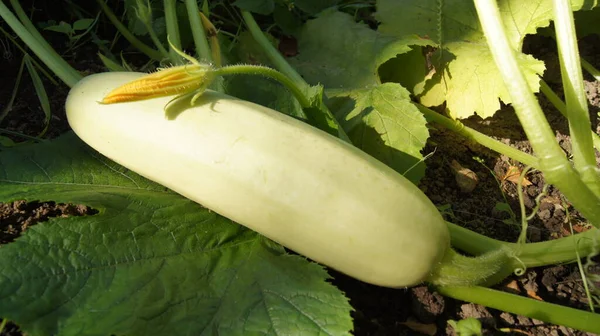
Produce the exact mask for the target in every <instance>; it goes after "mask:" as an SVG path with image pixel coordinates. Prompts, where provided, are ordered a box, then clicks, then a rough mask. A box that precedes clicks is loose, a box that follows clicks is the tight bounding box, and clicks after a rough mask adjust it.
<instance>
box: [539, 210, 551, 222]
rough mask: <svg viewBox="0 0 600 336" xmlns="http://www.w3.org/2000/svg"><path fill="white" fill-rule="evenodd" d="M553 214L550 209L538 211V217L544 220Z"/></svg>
mask: <svg viewBox="0 0 600 336" xmlns="http://www.w3.org/2000/svg"><path fill="white" fill-rule="evenodd" d="M551 216H552V214H551V213H550V210H547V209H546V210H541V211H540V212H538V217H539V218H540V219H542V220H546V219H549V218H550V217H551Z"/></svg>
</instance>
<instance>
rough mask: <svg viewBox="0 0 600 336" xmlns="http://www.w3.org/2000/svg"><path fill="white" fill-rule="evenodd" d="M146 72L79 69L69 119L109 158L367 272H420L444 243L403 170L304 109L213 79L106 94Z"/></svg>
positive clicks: (441, 227) (415, 276)
mask: <svg viewBox="0 0 600 336" xmlns="http://www.w3.org/2000/svg"><path fill="white" fill-rule="evenodd" d="M143 75H145V74H144V73H132V72H110V73H108V72H107V73H99V74H94V75H90V76H88V77H85V78H84V79H83V80H81V81H80V82H79V83H77V84H76V85H75V86H74V87H73V88H72V89H71V91H70V93H69V96H68V98H67V102H66V112H67V117H68V121H69V123H70V125H71V128H72V129H73V131H74V132H75V133H76V134H77V135H78V136H79V137H80V138H81V139H82V140H83V141H85V142H86V143H87V144H88V145H90V146H91V147H92V148H94V149H95V150H97V151H98V152H99V153H101V154H103V155H105V156H106V157H108V158H110V159H111V160H113V161H115V162H117V163H119V164H121V165H123V166H125V167H126V168H128V169H131V170H132V171H134V172H136V173H138V174H140V175H142V176H144V177H146V178H148V179H150V180H152V181H155V182H157V183H159V184H162V185H164V186H165V187H168V188H170V189H171V190H173V191H175V192H177V193H179V194H181V195H183V196H185V197H187V198H189V199H191V200H193V201H195V202H197V203H199V204H201V205H202V206H205V207H207V208H209V209H211V210H213V211H215V212H216V213H218V214H220V215H222V216H225V217H227V218H229V219H231V220H233V221H235V222H237V223H240V224H242V225H244V226H246V227H248V228H250V229H252V230H254V231H256V232H258V233H260V234H262V235H264V236H266V237H268V238H270V239H272V240H274V241H276V242H278V243H280V244H281V245H283V246H285V247H287V248H289V249H291V250H293V251H295V252H297V253H299V254H302V255H304V256H306V257H308V258H311V259H312V260H314V261H317V262H319V263H322V264H324V265H327V266H329V267H331V268H333V269H335V270H337V271H339V272H342V273H345V274H347V275H349V276H352V277H354V278H356V279H359V280H362V281H364V282H367V283H371V284H375V285H379V286H386V287H394V288H398V287H407V286H413V285H416V284H418V283H420V282H423V281H425V280H426V279H427V278H428V276H430V274H431V272H432V270H433V269H434V268H435V267H437V266H438V265H439V263H440V262H441V261H442V259H443V257H444V255H445V253H446V252H447V251H448V250H449V249H450V235H449V231H448V228H447V227H446V224H445V222H444V220H443V219H442V217H441V215H440V213H439V212H438V211H437V209H436V207H435V206H434V205H433V204H432V203H431V201H430V200H429V199H428V198H427V197H426V196H425V195H424V194H423V193H422V192H421V191H420V190H419V189H418V188H417V187H416V186H415V185H414V184H412V183H411V182H410V181H409V180H407V179H406V178H404V177H403V176H402V175H400V174H398V173H397V172H396V171H394V170H393V169H391V168H390V167H388V166H386V165H385V164H383V163H381V162H380V161H378V160H376V159H374V158H373V157H371V156H369V155H367V154H366V153H365V152H363V151H361V150H360V149H358V148H356V147H353V146H352V145H350V144H348V143H346V142H344V141H342V140H340V139H338V138H335V137H334V136H331V135H329V134H327V133H325V132H323V131H321V130H319V129H316V128H314V127H312V126H310V125H308V124H306V123H304V122H302V121H300V120H296V119H294V118H292V117H290V116H287V115H284V114H282V113H280V112H277V111H274V110H272V109H269V108H266V107H263V106H260V105H257V104H254V103H251V102H248V101H244V100H240V99H237V98H234V97H231V96H228V95H225V94H222V93H218V92H215V91H210V90H208V91H206V92H205V93H204V94H203V95H202V96H201V97H200V98H199V99H198V100H197V101H196V102H195V104H194V105H193V106H190V103H189V100H186V101H185V102H176V103H173V104H171V105H170V108H169V109H168V110H167V112H165V110H164V106H165V105H166V104H167V102H169V101H170V100H171V98H172V97H158V98H152V99H148V100H143V101H137V102H125V103H119V104H110V105H103V104H100V103H99V101H101V100H102V98H103V97H104V95H106V94H107V93H108V92H110V91H111V90H112V89H114V88H116V87H118V86H121V85H123V84H125V83H127V82H129V81H131V80H134V79H137V78H139V77H141V76H143Z"/></svg>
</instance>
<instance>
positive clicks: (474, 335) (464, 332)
mask: <svg viewBox="0 0 600 336" xmlns="http://www.w3.org/2000/svg"><path fill="white" fill-rule="evenodd" d="M448 324H450V326H452V328H453V329H454V331H455V332H456V334H457V335H458V336H481V335H483V334H482V331H481V322H480V321H479V320H478V319H476V318H474V317H469V318H466V319H464V320H459V321H458V322H457V321H454V320H449V321H448Z"/></svg>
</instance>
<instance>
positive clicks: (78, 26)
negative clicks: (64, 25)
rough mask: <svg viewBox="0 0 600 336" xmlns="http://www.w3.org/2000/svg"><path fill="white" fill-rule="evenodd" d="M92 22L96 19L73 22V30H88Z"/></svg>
mask: <svg viewBox="0 0 600 336" xmlns="http://www.w3.org/2000/svg"><path fill="white" fill-rule="evenodd" d="M92 23H94V19H80V20H77V21H75V22H74V23H73V30H86V29H88V28H89V27H90V26H91V25H92Z"/></svg>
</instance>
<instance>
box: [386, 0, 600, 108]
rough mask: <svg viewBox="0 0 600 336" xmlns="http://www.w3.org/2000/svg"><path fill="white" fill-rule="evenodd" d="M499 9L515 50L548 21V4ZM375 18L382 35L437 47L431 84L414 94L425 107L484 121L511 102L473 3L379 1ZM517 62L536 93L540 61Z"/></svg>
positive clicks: (504, 1) (508, 0)
mask: <svg viewBox="0 0 600 336" xmlns="http://www.w3.org/2000/svg"><path fill="white" fill-rule="evenodd" d="M584 2H585V0H574V1H572V4H573V8H574V9H575V10H578V9H580V8H582V6H583V4H584ZM498 6H499V8H500V13H501V15H502V19H503V22H504V25H505V27H506V32H507V34H508V36H509V40H510V42H511V43H512V45H513V47H514V49H515V50H521V48H522V44H523V39H524V38H525V36H526V35H527V34H535V33H536V30H537V29H538V28H540V27H544V26H547V25H548V24H549V22H550V19H551V18H552V2H551V0H533V1H521V0H499V1H498ZM589 6H592V4H590V5H586V7H589ZM375 17H376V19H377V20H379V21H380V22H381V25H380V26H379V31H380V32H382V33H385V34H389V35H392V36H397V37H405V36H412V35H414V34H417V35H419V36H422V37H426V38H429V39H431V40H432V41H434V42H435V43H436V44H437V45H438V47H439V48H440V50H439V51H438V52H437V53H435V54H433V55H432V56H431V60H432V63H433V64H434V66H435V74H433V75H431V76H429V77H430V78H431V79H430V78H429V77H426V78H423V83H422V85H421V90H417V91H415V93H416V94H419V95H420V99H421V102H422V103H423V104H424V105H427V106H434V105H440V104H442V103H443V102H444V101H446V102H447V108H448V111H449V113H450V114H451V115H453V116H454V117H456V118H466V117H469V116H471V115H472V114H473V113H477V114H478V115H479V116H481V117H482V118H486V117H489V116H492V115H493V114H494V113H495V112H496V111H497V110H498V109H500V102H499V99H500V100H502V101H503V102H504V103H506V104H510V103H511V100H510V97H509V96H508V94H507V93H506V89H505V87H504V83H503V82H502V79H501V77H500V74H499V72H498V70H497V68H496V65H495V63H494V61H493V59H492V56H491V54H490V52H489V48H488V45H487V41H486V39H485V36H484V34H483V32H482V30H481V27H480V25H479V21H478V17H477V12H476V10H475V7H474V4H473V2H472V1H462V0H448V1H444V2H440V1H438V0H378V1H377V13H376V14H375ZM518 61H519V63H520V65H521V67H522V69H523V71H524V73H525V76H526V79H527V80H528V82H529V85H530V86H531V88H532V89H533V90H534V91H536V92H537V91H538V89H539V77H538V76H539V75H541V74H542V73H543V71H544V69H545V67H544V65H543V62H541V61H538V60H536V59H534V58H533V57H531V56H529V55H525V54H523V53H518Z"/></svg>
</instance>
